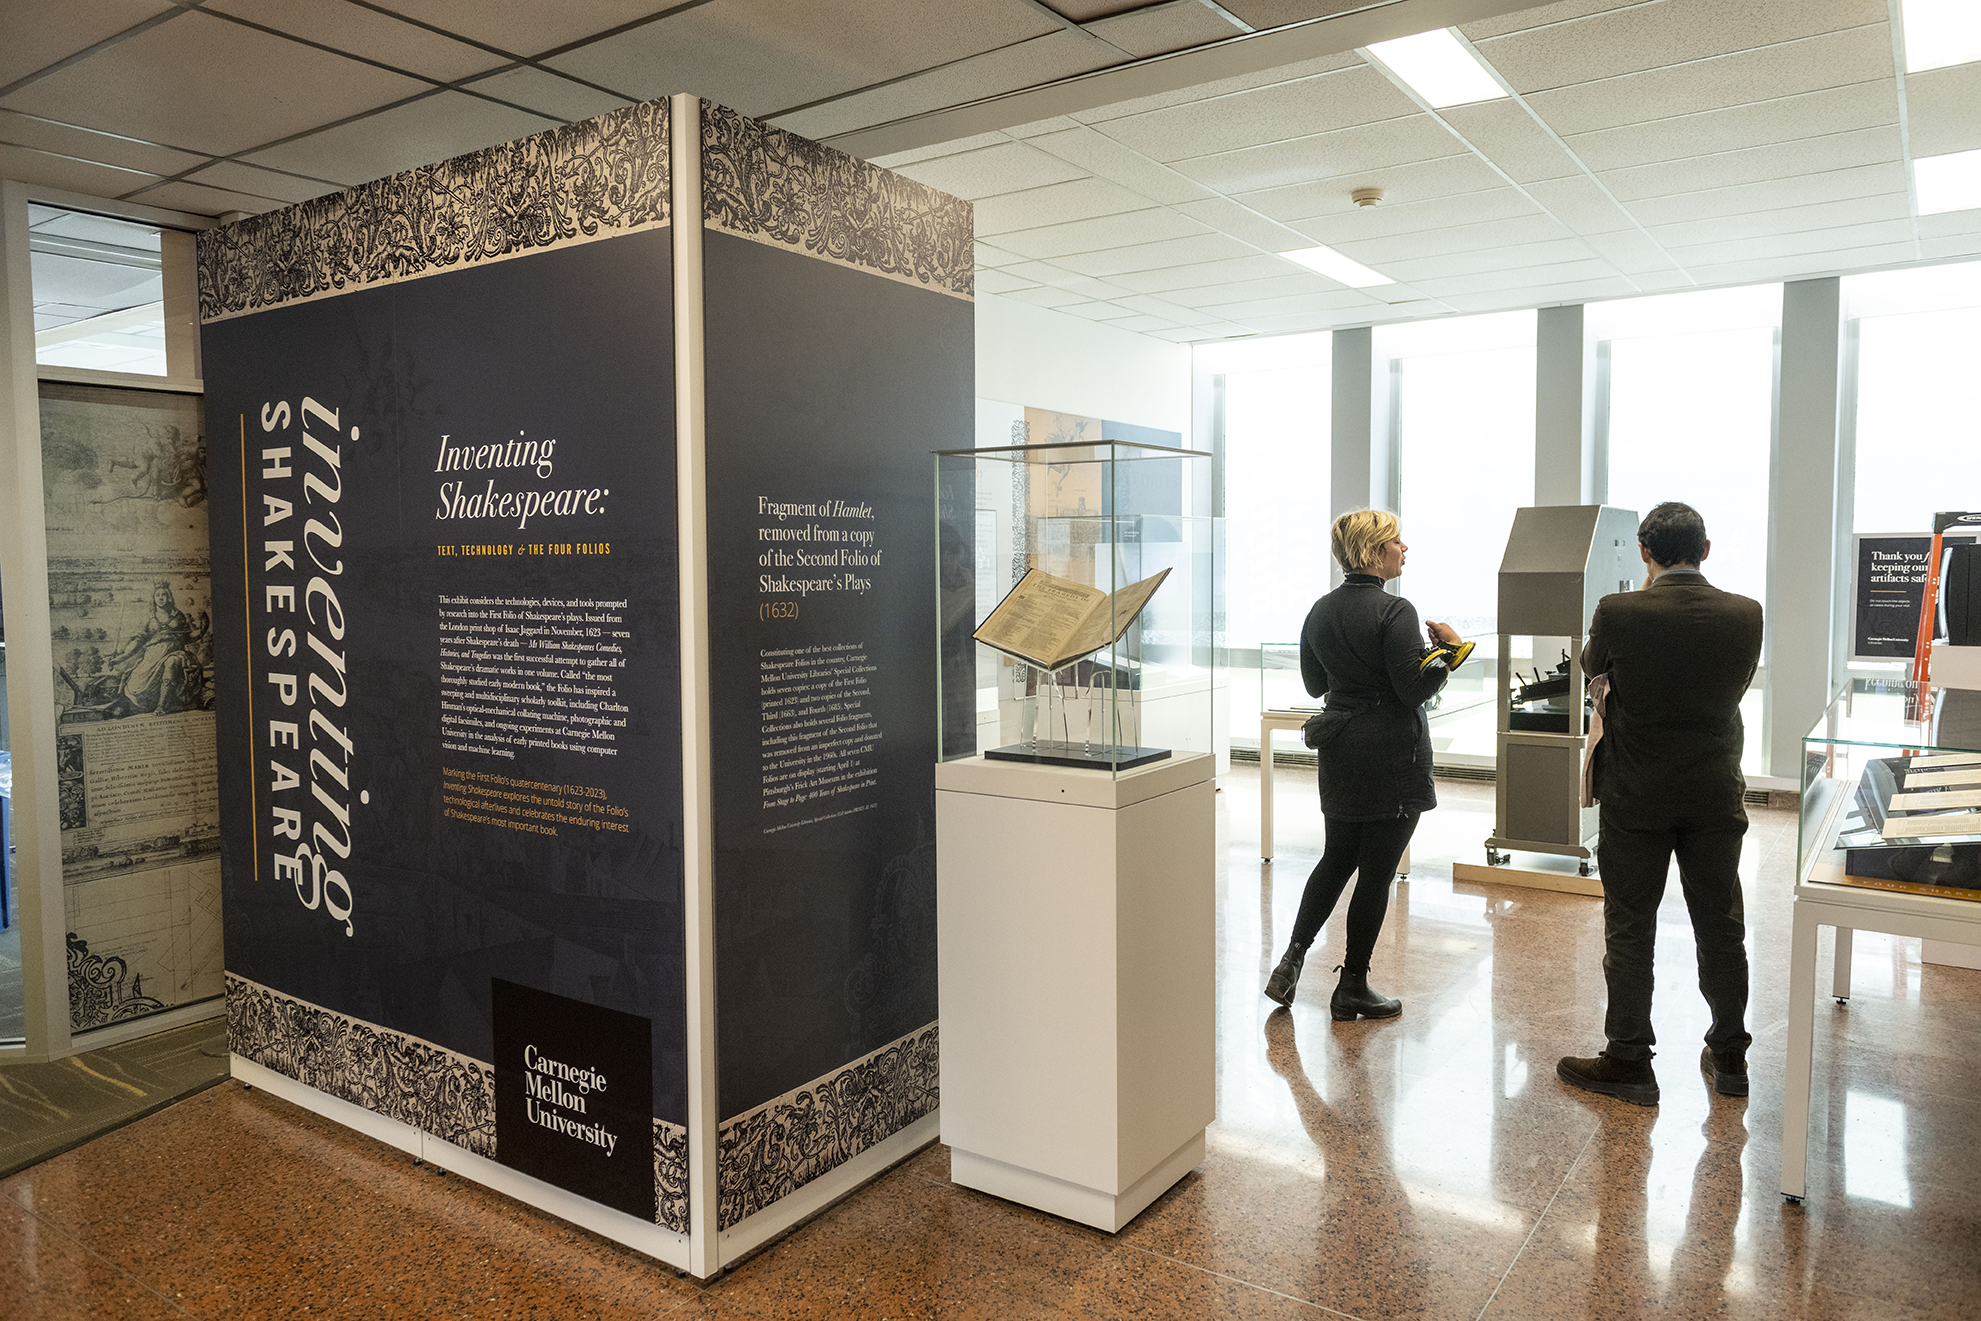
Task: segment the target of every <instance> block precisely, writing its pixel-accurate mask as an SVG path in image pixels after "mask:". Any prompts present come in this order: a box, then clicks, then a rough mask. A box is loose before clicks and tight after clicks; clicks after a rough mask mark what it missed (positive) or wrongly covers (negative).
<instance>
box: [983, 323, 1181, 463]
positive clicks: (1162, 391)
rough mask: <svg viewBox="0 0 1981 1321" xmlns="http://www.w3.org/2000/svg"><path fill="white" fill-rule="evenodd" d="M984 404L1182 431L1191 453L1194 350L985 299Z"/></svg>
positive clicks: (1097, 324) (1104, 326) (1099, 324)
mask: <svg viewBox="0 0 1981 1321" xmlns="http://www.w3.org/2000/svg"><path fill="white" fill-rule="evenodd" d="M977 398H979V399H997V400H1002V401H1003V402H1005V403H1010V404H1018V405H1022V406H1027V407H1031V408H1049V409H1052V410H1054V411H1056V412H1061V413H1080V414H1084V415H1086V416H1088V417H1099V418H1105V419H1107V420H1108V421H1111V422H1128V423H1132V424H1134V425H1136V426H1143V427H1162V428H1164V429H1165V430H1168V431H1180V432H1182V433H1183V443H1184V444H1185V445H1186V446H1187V445H1189V444H1190V441H1191V434H1190V350H1189V349H1188V348H1186V347H1184V346H1183V345H1180V344H1167V343H1164V342H1163V341H1162V340H1159V339H1150V338H1148V337H1147V336H1146V335H1137V334H1134V333H1132V332H1130V331H1126V330H1115V329H1113V328H1111V327H1109V326H1107V325H1105V324H1103V323H1100V322H1095V321H1086V320H1083V319H1081V318H1080V317H1074V316H1068V315H1066V314H1065V313H1063V312H1054V311H1050V310H1048V309H1046V308H1043V307H1033V306H1032V305H1031V304H1030V303H1020V302H1014V301H1012V300H1011V299H1008V298H997V297H994V296H992V295H990V294H978V295H977ZM979 443H984V442H981V441H980V442H979ZM990 443H1009V442H1008V441H1003V442H990Z"/></svg>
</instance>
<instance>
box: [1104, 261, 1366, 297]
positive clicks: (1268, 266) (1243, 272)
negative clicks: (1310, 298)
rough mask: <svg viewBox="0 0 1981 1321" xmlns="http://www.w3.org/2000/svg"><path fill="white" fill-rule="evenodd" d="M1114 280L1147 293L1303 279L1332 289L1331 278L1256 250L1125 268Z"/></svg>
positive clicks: (1323, 287)
mask: <svg viewBox="0 0 1981 1321" xmlns="http://www.w3.org/2000/svg"><path fill="white" fill-rule="evenodd" d="M1113 278H1114V282H1115V283H1116V284H1119V285H1124V286H1126V287H1127V288H1130V289H1135V290H1138V291H1140V292H1142V293H1148V294H1167V293H1169V292H1170V291H1171V290H1173V289H1198V288H1205V287H1208V286H1210V285H1227V284H1241V283H1248V282H1250V281H1253V280H1284V279H1294V280H1305V281H1307V282H1309V283H1311V284H1312V285H1313V286H1314V288H1316V289H1332V288H1334V287H1335V285H1334V283H1333V281H1323V280H1322V279H1321V277H1320V276H1318V275H1312V274H1310V273H1308V272H1306V271H1304V270H1302V269H1301V268H1300V267H1298V266H1295V265H1294V264H1293V263H1292V262H1290V261H1288V260H1287V259H1286V258H1284V257H1276V256H1268V255H1267V254H1265V253H1257V254H1254V255H1253V256H1249V257H1237V258H1234V259H1232V260H1230V261H1207V262H1192V263H1191V264H1189V265H1187V266H1167V267H1164V268H1162V269H1160V270H1153V271H1129V272H1127V273H1125V274H1122V275H1117V276H1115V277H1113Z"/></svg>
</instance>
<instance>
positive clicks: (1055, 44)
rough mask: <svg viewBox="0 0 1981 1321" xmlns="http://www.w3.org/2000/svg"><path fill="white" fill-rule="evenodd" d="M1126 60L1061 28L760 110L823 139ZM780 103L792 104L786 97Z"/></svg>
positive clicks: (784, 125) (794, 129)
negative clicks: (828, 97)
mask: <svg viewBox="0 0 1981 1321" xmlns="http://www.w3.org/2000/svg"><path fill="white" fill-rule="evenodd" d="M692 12H694V13H700V12H702V11H701V10H694V11H692ZM938 26H939V25H938ZM1128 59H1129V57H1128V56H1126V55H1120V54H1118V53H1116V52H1115V50H1114V48H1113V47H1112V46H1107V45H1103V44H1102V43H1100V42H1097V41H1093V40H1091V39H1089V38H1088V37H1086V36H1084V35H1082V34H1081V33H1078V32H1070V31H1067V30H1065V29H1063V28H1062V29H1060V30H1058V31H1055V32H1050V33H1047V34H1046V35H1045V36H1043V37H1034V38H1032V39H1031V40H1030V41H1023V42H1020V43H1018V44H1017V45H1015V46H1006V47H1004V48H1003V49H1001V50H992V51H988V52H986V53H985V54H982V55H975V56H971V57H970V58H969V59H964V60H958V61H957V62H955V63H954V64H948V65H944V66H943V67H941V68H933V69H930V70H929V71H928V72H927V73H919V74H912V75H910V76H908V77H905V78H902V79H900V80H898V81H895V82H890V83H887V84H885V85H882V86H875V87H871V88H870V89H869V90H866V91H861V92H854V93H851V94H849V95H843V96H840V97H839V98H838V99H836V100H833V101H830V102H828V103H826V104H824V105H819V106H815V107H814V108H812V109H810V110H794V111H792V112H790V113H789V114H778V113H776V112H773V111H765V112H763V113H764V114H765V115H767V116H769V117H770V118H771V119H772V121H773V122H775V123H776V124H777V125H778V126H779V127H780V128H788V129H790V130H791V131H792V132H794V133H802V134H804V135H805V136H806V137H810V138H818V139H821V140H828V139H830V138H832V137H834V136H835V135H837V134H841V133H851V132H854V131H855V130H857V129H862V128H871V127H873V126H874V125H876V124H885V123H890V122H892V121H893V120H897V119H905V118H907V117H908V116H910V115H919V114H925V113H927V112H929V111H931V110H941V109H946V108H948V107H950V106H956V105H962V104H964V103H966V102H970V101H977V100H982V99H983V98H985V97H989V96H997V95H1000V94H1002V93H1004V92H1009V91H1013V90H1015V89H1017V88H1021V87H1032V86H1035V85H1037V84H1039V83H1044V82H1051V81H1053V80H1054V79H1057V78H1070V77H1073V76H1074V75H1075V74H1082V73H1091V72H1092V71H1093V70H1095V69H1099V68H1102V67H1104V66H1106V65H1108V64H1112V63H1126V62H1127V61H1128ZM785 104H787V105H789V104H792V103H791V102H790V101H787V102H786V103H785ZM1055 127H1064V125H1056V124H1055V125H1049V126H1046V127H1045V128H1042V129H1041V131H1049V129H1050V128H1055Z"/></svg>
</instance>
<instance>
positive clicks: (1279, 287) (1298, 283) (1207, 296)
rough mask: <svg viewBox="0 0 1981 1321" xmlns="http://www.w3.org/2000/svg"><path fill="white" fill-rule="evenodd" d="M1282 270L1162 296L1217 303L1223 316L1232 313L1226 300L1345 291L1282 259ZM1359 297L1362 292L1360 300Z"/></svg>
mask: <svg viewBox="0 0 1981 1321" xmlns="http://www.w3.org/2000/svg"><path fill="white" fill-rule="evenodd" d="M1279 265H1280V272H1281V273H1279V274H1275V275H1271V276H1268V277H1266V278H1265V279H1260V280H1218V281H1217V282H1215V283H1213V284H1204V285H1194V286H1192V287H1190V288H1188V289H1169V290H1165V291H1164V293H1163V297H1164V298H1167V299H1168V300H1169V301H1170V302H1172V303H1175V304H1177V305H1178V306H1180V307H1198V308H1205V307H1215V308H1217V309H1218V313H1219V315H1221V316H1229V315H1232V313H1231V311H1230V309H1229V308H1227V307H1225V306H1224V305H1225V304H1227V303H1245V302H1251V301H1252V300H1254V299H1259V298H1291V297H1299V296H1302V295H1305V296H1307V297H1316V298H1318V297H1326V298H1336V299H1338V298H1341V297H1343V296H1344V294H1345V293H1347V292H1351V291H1345V290H1343V289H1341V288H1340V287H1339V286H1337V285H1336V284H1335V283H1334V282H1333V281H1332V280H1325V279H1322V278H1321V277H1320V276H1318V275H1315V274H1313V273H1312V272H1310V271H1298V270H1292V269H1289V268H1288V267H1287V265H1286V263H1284V262H1281V263H1279ZM1357 301H1360V298H1359V295H1358V300H1357Z"/></svg>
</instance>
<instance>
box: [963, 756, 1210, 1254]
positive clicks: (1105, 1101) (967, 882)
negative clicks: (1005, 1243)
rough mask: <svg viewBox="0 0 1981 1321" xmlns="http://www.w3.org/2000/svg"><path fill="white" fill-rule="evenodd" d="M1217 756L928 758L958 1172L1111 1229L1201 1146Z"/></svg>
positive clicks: (1206, 1107)
mask: <svg viewBox="0 0 1981 1321" xmlns="http://www.w3.org/2000/svg"><path fill="white" fill-rule="evenodd" d="M1214 766H1215V759H1214V758H1213V757H1211V756H1209V755H1206V754H1201V753H1197V754H1190V753H1178V754H1177V755H1175V756H1174V757H1171V758H1170V759H1168V760H1166V761H1161V762H1156V763H1154V764H1152V765H1149V766H1145V767H1142V768H1140V769H1138V770H1135V771H1131V772H1128V773H1126V774H1124V775H1121V776H1119V777H1110V776H1109V775H1108V774H1107V773H1106V772H1103V771H1093V770H1076V769H1072V768H1062V767H1053V766H1028V765H1022V764H1018V763H1013V762H986V761H984V760H983V759H982V758H981V757H972V758H969V759H967V760H963V761H953V762H947V763H944V764H942V765H939V766H937V767H936V781H935V782H936V847H937V894H938V910H937V949H938V957H939V967H940V978H941V995H942V1075H941V1076H942V1138H943V1141H945V1142H947V1143H948V1144H949V1145H950V1147H951V1148H952V1151H951V1158H950V1177H951V1178H952V1179H953V1180H954V1181H955V1182H957V1183H959V1184H962V1185H964V1186H965V1187H968V1188H976V1189H979V1190H981V1191H983V1192H987V1193H993V1194H996V1195H997V1196H999V1197H1004V1198H1008V1199H1010V1200H1012V1201H1015V1202H1022V1203H1024V1204H1026V1205H1028V1206H1033V1207H1037V1208H1039V1209H1040V1210H1043V1211H1050V1212H1052V1213H1053V1214H1055V1215H1061V1216H1065V1217H1066V1218H1067V1219H1069V1220H1078V1221H1080V1222H1082V1223H1084V1224H1089V1225H1093V1226H1095V1227H1096V1228H1099V1229H1104V1230H1107V1231H1108V1232H1110V1233H1112V1232H1114V1231H1116V1230H1118V1229H1120V1228H1121V1227H1122V1226H1124V1225H1126V1224H1127V1223H1128V1222H1129V1221H1130V1220H1132V1219H1134V1217H1135V1216H1136V1214H1137V1213H1139V1212H1140V1211H1141V1210H1142V1209H1143V1208H1144V1207H1146V1206H1147V1205H1148V1204H1149V1203H1150V1202H1153V1201H1154V1200H1155V1199H1156V1198H1157V1197H1159V1196H1161V1195H1162V1193H1163V1192H1164V1191H1165V1190H1166V1189H1168V1188H1169V1187H1170V1185H1172V1184H1174V1183H1175V1182H1176V1181H1177V1180H1178V1179H1180V1178H1182V1177H1183V1175H1184V1174H1186V1173H1187V1172H1188V1171H1189V1170H1190V1169H1191V1168H1192V1167H1193V1166H1195V1165H1197V1164H1198V1163H1199V1162H1200V1161H1202V1160H1203V1157H1204V1129H1205V1127H1206V1126H1207V1125H1208V1124H1209V1123H1210V1122H1211V1120H1212V1118H1213V1117H1214V1116H1215V1112H1216V1095H1215V1074H1214V1051H1215V1042H1216V1025H1215V1021H1214V1014H1215V998H1216V987H1215V974H1214V959H1215V948H1214V944H1215V942H1214V929H1215V912H1214V904H1215V898H1214V890H1215V857H1214V841H1215V833H1216V830H1215V826H1216V823H1215V813H1214V808H1213V802H1214V799H1213V794H1214V792H1215V790H1214V783H1213V771H1214Z"/></svg>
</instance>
